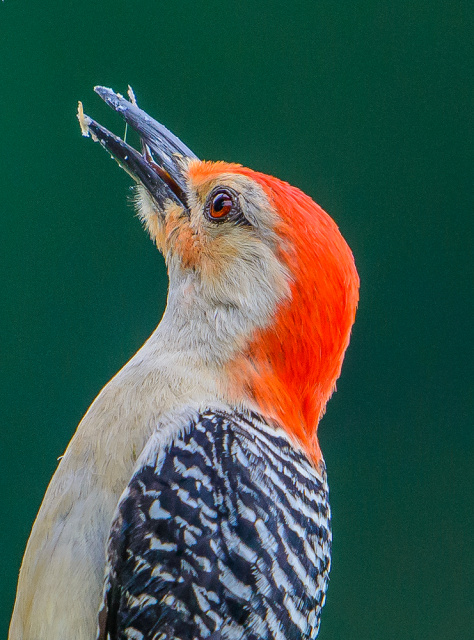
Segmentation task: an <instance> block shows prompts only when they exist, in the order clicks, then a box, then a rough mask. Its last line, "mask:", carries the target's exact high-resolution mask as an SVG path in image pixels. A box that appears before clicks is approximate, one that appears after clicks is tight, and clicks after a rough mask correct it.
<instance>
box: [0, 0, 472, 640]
mask: <svg viewBox="0 0 474 640" xmlns="http://www.w3.org/2000/svg"><path fill="white" fill-rule="evenodd" d="M468 20H469V13H468V3H467V2H458V1H454V2H446V1H443V2H441V1H439V0H401V1H399V0H398V1H397V0H387V1H376V0H369V1H365V2H363V3H356V2H354V1H353V0H351V2H348V1H345V0H339V1H338V2H329V1H327V0H321V1H320V0H311V1H306V2H296V3H284V2H266V1H262V0H260V1H259V2H245V1H243V2H230V1H228V0H227V1H209V2H202V3H199V2H195V1H193V2H191V1H184V0H183V1H181V2H167V3H162V2H157V1H152V0H143V1H135V2H132V1H129V2H124V1H123V0H121V1H119V0H114V1H112V0H108V1H103V2H100V1H97V0H96V1H95V2H91V1H90V0H84V1H82V2H68V1H65V0H62V1H61V2H60V1H59V0H56V1H53V0H46V1H44V2H32V1H31V0H23V1H21V0H5V2H2V3H1V4H0V104H1V118H0V133H1V135H0V140H1V142H0V144H1V155H2V160H1V172H0V181H1V205H0V206H1V216H0V224H1V231H0V233H1V243H2V244H1V246H2V249H1V252H0V264H1V300H0V309H1V326H0V335H1V364H2V367H1V376H2V380H1V389H2V398H1V402H0V414H1V417H0V421H1V435H0V437H1V445H0V446H1V448H0V474H1V482H2V486H1V489H0V495H1V518H2V525H1V528H0V530H1V549H0V554H1V555H0V558H1V562H0V571H1V582H0V627H1V629H0V636H1V637H5V634H6V629H7V625H8V620H9V617H10V611H11V607H12V604H13V599H14V592H15V584H16V577H17V571H18V567H19V563H20V559H21V556H22V553H23V549H24V545H25V542H26V539H27V536H28V534H29V530H30V527H31V524H32V521H33V518H34V516H35V514H36V511H37V509H38V506H39V504H40V501H41V498H42V496H43V493H44V490H45V488H46V485H47V483H48V481H49V478H50V477H51V474H52V473H53V471H54V469H55V467H56V458H57V457H58V456H59V455H60V454H61V453H62V452H63V450H64V448H65V446H66V444H67V442H68V441H69V439H70V437H71V435H72V433H73V432H74V429H75V427H76V425H77V423H78V421H79V420H80V418H81V416H82V415H83V413H84V412H85V410H86V409H87V407H88V405H89V404H90V402H91V401H92V400H93V398H94V396H95V395H96V393H97V392H98V391H99V389H100V388H101V387H102V386H103V385H104V384H105V383H106V382H107V381H108V379H109V378H110V377H111V376H112V375H113V374H114V373H115V372H116V371H117V370H118V369H119V368H120V367H121V365H122V364H123V363H124V362H125V361H126V360H127V359H128V358H129V357H130V356H131V355H132V354H133V353H134V352H135V351H136V350H137V349H138V347H139V346H140V345H141V344H142V343H143V341H144V340H145V339H146V337H147V336H148V335H149V334H150V333H151V331H152V330H153V328H154V327H155V325H156V324H157V322H158V320H159V318H160V316H161V313H162V312H163V309H164V305H165V296H166V286H167V282H166V276H165V270H164V267H163V261H162V258H161V256H159V254H158V253H157V252H156V250H155V248H154V247H153V246H152V243H151V242H150V241H149V240H148V239H147V237H146V236H145V234H144V233H143V231H142V229H141V228H140V224H139V222H138V220H137V219H136V218H135V217H134V213H133V209H132V207H131V206H130V203H129V202H127V201H128V200H129V196H130V194H131V191H130V188H129V187H130V179H129V178H128V176H127V175H126V174H125V173H124V172H122V171H120V170H119V169H118V168H117V166H116V165H115V164H114V163H112V162H111V161H110V159H109V157H108V156H107V154H105V153H104V152H103V151H102V150H101V149H100V148H99V147H98V146H97V145H94V144H92V142H91V141H90V140H84V139H82V138H81V136H80V131H79V127H78V124H77V121H76V119H75V111H76V103H77V100H78V99H82V100H83V101H84V105H85V110H86V112H87V113H89V114H90V115H92V116H94V117H96V118H97V119H98V120H99V121H100V122H102V123H104V124H105V125H106V126H109V127H110V128H112V129H113V130H115V131H116V132H117V133H119V134H123V124H122V121H121V120H120V118H118V116H116V115H115V114H113V113H112V112H110V113H109V110H108V108H107V107H106V106H105V105H103V104H102V103H101V101H100V99H99V98H98V97H97V96H95V95H94V94H93V91H92V87H93V85H94V84H105V85H106V86H111V87H113V88H114V89H115V90H117V91H121V92H125V91H126V88H127V83H130V84H132V86H133V87H134V89H135V92H136V94H137V97H138V100H139V102H140V104H141V106H142V107H143V108H145V109H146V110H148V111H149V112H150V113H151V114H152V115H154V116H156V117H157V119H159V120H161V121H162V122H163V123H165V124H166V125H167V126H168V127H169V128H170V129H171V130H172V131H174V132H175V133H176V134H177V135H178V136H180V137H181V138H182V139H183V140H184V141H185V142H186V144H188V145H189V146H190V147H191V148H192V149H193V150H194V151H195V152H196V153H197V154H198V155H199V156H200V157H202V158H205V159H214V160H221V159H222V160H229V161H236V162H241V163H243V164H245V165H248V166H250V167H252V168H255V169H259V170H261V171H264V172H267V173H271V174H274V175H276V176H278V177H280V178H283V179H285V180H288V181H289V182H291V183H293V184H295V185H297V186H299V187H301V188H302V189H303V190H304V191H307V192H308V193H309V194H310V195H311V196H312V197H313V198H314V199H315V200H316V201H317V202H319V203H320V204H321V205H322V206H323V207H324V208H325V209H326V210H327V211H328V212H329V213H330V214H331V215H332V216H333V217H334V218H335V219H336V221H337V223H338V224H339V226H340V228H341V230H342V232H343V234H344V235H345V237H346V238H347V240H348V242H349V244H350V246H351V247H352V249H353V251H354V254H355V257H356V262H357V265H358V268H359V272H360V276H361V281H362V289H361V300H360V305H359V312H358V317H357V321H356V325H355V328H354V331H353V338H352V343H351V346H350V349H349V351H348V354H347V357H346V361H345V365H344V368H343V375H342V378H341V380H340V381H339V384H338V393H337V394H336V395H335V396H334V397H333V398H332V400H331V401H330V403H329V405H328V411H327V414H326V417H325V418H324V420H323V422H322V424H321V427H320V439H321V446H322V449H323V452H324V455H325V458H326V462H327V466H328V472H329V480H330V486H331V503H332V507H333V524H334V552H333V570H332V574H331V583H330V587H329V592H328V600H327V606H326V608H325V610H324V612H323V618H322V628H321V633H320V638H321V640H330V639H333V640H339V639H344V640H352V639H354V640H359V639H360V640H362V639H364V640H368V639H377V640H379V639H381V640H391V639H393V640H412V639H420V640H422V639H423V640H424V639H430V640H431V639H433V640H437V639H439V640H441V639H442V640H448V639H453V640H460V639H464V638H466V639H467V638H468V637H472V636H471V635H470V633H472V619H469V616H468V612H469V604H470V603H472V588H473V585H472V576H473V575H474V570H473V567H472V551H473V545H472V537H471V534H472V531H473V529H474V524H473V520H472V515H473V511H472V486H473V485H472V479H473V478H472V469H473V466H474V465H473V456H472V453H473V430H472V355H471V353H470V346H471V343H472V337H471V335H472V334H471V331H472V330H471V331H469V329H468V326H469V317H470V309H469V306H470V302H471V296H472V291H471V287H470V285H471V283H472V276H473V269H472V267H473V264H472V244H471V241H470V240H469V236H470V233H471V232H472V227H473V211H472V198H471V195H472V194H471V193H470V190H469V187H470V177H469V174H468V155H469V153H470V143H469V139H468V130H467V123H468V119H469V110H468V109H469V104H468V103H469V98H470V97H472V96H470V95H469V85H470V82H472V77H470V76H469V73H468V70H469V56H470V55H471V54H472V51H470V50H469V47H468V41H469V39H468V35H469V34H472V24H469V21H468ZM470 562H471V564H469V563H470ZM65 640H66V639H65ZM70 640H72V639H70Z"/></svg>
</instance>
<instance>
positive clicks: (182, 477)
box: [9, 87, 359, 640]
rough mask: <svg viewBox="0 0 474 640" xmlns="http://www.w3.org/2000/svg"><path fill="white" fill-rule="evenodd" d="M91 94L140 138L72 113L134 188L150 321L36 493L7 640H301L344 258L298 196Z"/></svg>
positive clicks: (316, 595) (314, 606) (345, 290)
mask: <svg viewBox="0 0 474 640" xmlns="http://www.w3.org/2000/svg"><path fill="white" fill-rule="evenodd" d="M96 91H97V93H98V94H99V95H100V96H101V98H103V99H104V100H105V102H106V103H107V104H108V105H110V106H111V107H112V108H113V109H114V110H115V111H117V112H118V113H119V114H120V115H121V116H122V117H123V118H124V119H125V121H126V122H127V123H128V125H129V126H130V127H132V128H133V129H134V130H135V131H137V132H138V134H139V136H140V138H141V141H142V151H141V152H140V153H139V152H138V151H136V150H135V149H134V148H132V147H131V146H129V145H128V144H126V143H125V142H124V141H123V140H121V139H120V138H118V137H116V136H115V135H113V134H112V133H110V132H109V131H108V130H107V129H105V128H104V127H102V126H101V125H99V124H98V123H97V122H96V121H94V120H92V119H91V118H89V117H88V116H86V115H84V113H83V112H82V105H80V109H79V121H80V124H81V128H82V132H83V134H84V135H86V136H88V135H90V136H91V137H92V138H93V139H94V140H95V141H99V142H100V143H101V144H102V146H104V147H105V148H106V149H107V150H108V151H109V152H110V153H111V154H112V155H113V156H114V157H115V158H116V160H117V161H118V162H119V164H120V165H121V166H122V167H123V168H124V169H125V170H126V171H127V172H128V173H129V174H130V175H131V176H132V177H133V178H134V180H135V181H136V182H137V183H138V187H137V198H136V201H137V207H138V211H139V215H140V217H141V219H142V221H143V223H144V225H145V227H146V228H147V230H148V232H149V233H150V235H151V237H152V239H153V241H154V242H155V243H156V245H157V247H158V248H159V250H160V251H161V252H162V253H163V255H164V257H165V260H166V264H167V267H168V273H169V280H170V285H169V295H168V303H167V307H166V311H165V313H164V315H163V318H162V320H161V322H160V324H159V325H158V327H157V329H156V330H155V331H154V332H153V334H152V335H151V337H150V338H149V339H148V340H147V342H146V343H145V344H144V345H143V347H142V348H141V349H140V350H139V351H138V353H137V354H136V355H135V356H134V357H133V358H132V359H131V360H130V361H129V362H128V363H127V364H126V365H125V366H124V367H123V369H122V370H121V371H120V372H119V373H118V374H117V375H116V376H115V377H114V378H113V379H112V380H111V381H110V382H109V384H108V385H107V386H106V387H105V388H104V389H103V390H102V391H101V392H100V394H99V395H98V397H97V398H96V400H95V401H94V402H93V404H92V405H91V407H90V409H89V410H88V412H87V413H86V415H85V416H84V418H83V420H82V421H81V423H80V424H79V427H78V429H77V432H76V434H75V435H74V437H73V439H72V440H71V442H70V444H69V446H68V448H67V450H66V452H65V454H64V457H63V459H62V460H61V462H60V464H59V467H58V469H57V471H56V473H55V475H54V477H53V479H52V480H51V483H50V485H49V487H48V490H47V492H46V495H45V498H44V500H43V503H42V505H41V508H40V511H39V513H38V517H37V518H36V521H35V523H34V526H33V530H32V533H31V536H30V539H29V541H28V545H27V548H26V552H25V556H24V559H23V563H22V567H21V571H20V578H19V583H18V592H17V599H16V603H15V609H14V613H13V618H12V622H11V626H10V635H9V639H10V640H92V639H93V638H94V637H96V636H97V637H98V638H100V640H125V639H130V640H152V639H153V640H171V639H172V638H174V639H182V640H191V639H194V640H198V639H201V638H209V639H210V640H217V639H218V638H219V639H222V640H243V639H246V640H260V639H262V640H263V639H267V640H296V639H309V638H315V637H316V636H317V633H318V629H319V620H320V613H321V607H322V605H323V603H324V598H325V592H326V587H327V582H328V573H329V567H330V552H331V529H330V509H329V502H328V487H327V482H326V470H325V465H324V461H323V458H322V455H321V451H320V448H319V444H318V439H317V435H316V431H317V426H318V422H319V420H320V418H321V416H322V414H323V412H324V409H325V405H326V402H327V401H328V399H329V397H330V396H331V394H332V392H333V390H334V387H335V382H336V379H337V378H338V376H339V374H340V371H341V365H342V360H343V357H344V352H345V350H346V348H347V345H348V343H349V336H350V330H351V327H352V324H353V321H354V316H355V311H356V306H357V300H358V286H359V280H358V276H357V272H356V269H355V266H354V260H353V257H352V254H351V251H350V249H349V247H348V246H347V244H346V242H345V241H344V239H343V237H342V235H341V234H340V232H339V230H338V228H337V226H336V224H335V223H334V221H333V220H332V219H331V218H330V217H329V216H328V215H327V214H326V213H325V212H324V211H323V210H322V209H321V208H320V207H319V206H318V205H317V204H315V203H314V202H313V200H311V198H309V197H308V196H307V195H305V194H304V193H302V192H301V191H300V190H298V189H296V188H295V187H292V186H290V185H289V184H287V183H285V182H282V181H280V180H277V179H276V178H273V177H270V176H268V175H264V174H262V173H258V172H256V171H252V170H250V169H246V168H244V167H242V166H240V165H237V164H229V163H225V162H204V161H201V160H199V159H198V158H197V157H196V156H195V154H194V153H192V151H191V150H190V149H188V147H186V146H185V145H184V144H183V143H182V142H181V141H180V140H179V139H178V138H176V137H175V136H174V135H173V134H172V133H171V132H170V131H168V130H167V129H166V128H165V127H163V125H161V124H159V123H158V122H156V121H155V120H153V119H152V118H151V117H150V116H148V115H147V114H146V113H145V112H144V111H142V110H141V109H140V108H139V107H138V106H137V104H136V101H135V99H134V96H133V94H132V93H131V92H130V101H128V100H126V99H124V98H123V97H122V96H120V95H119V94H115V93H114V92H113V91H112V90H110V89H106V88H104V87H97V88H96Z"/></svg>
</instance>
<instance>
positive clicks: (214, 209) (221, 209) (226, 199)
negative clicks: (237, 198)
mask: <svg viewBox="0 0 474 640" xmlns="http://www.w3.org/2000/svg"><path fill="white" fill-rule="evenodd" d="M233 206H234V201H233V199H232V196H231V194H230V193H228V192H227V191H218V192H217V193H215V194H214V195H213V196H212V200H211V203H210V205H209V216H210V217H211V218H214V220H222V218H225V217H226V216H227V215H229V213H230V212H231V211H232V208H233Z"/></svg>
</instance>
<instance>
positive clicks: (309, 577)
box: [99, 410, 331, 640]
mask: <svg viewBox="0 0 474 640" xmlns="http://www.w3.org/2000/svg"><path fill="white" fill-rule="evenodd" d="M152 453H153V455H151V456H150V452H148V455H147V458H146V463H145V464H143V465H142V466H141V467H140V468H138V470H137V471H136V472H135V474H134V476H133V477H132V479H131V481H130V484H129V486H128V488H127V490H126V492H125V493H124V495H123V496H122V498H121V500H120V502H119V506H118V510H117V513H116V516H115V519H114V522H113V525H112V528H111V533H110V537H109V545H108V563H107V570H106V579H105V588H104V606H103V609H102V610H101V612H100V616H99V627H100V632H99V637H100V638H101V640H125V639H127V640H132V639H133V640H171V639H175V640H193V639H194V640H198V639H199V640H200V639H201V638H209V639H210V640H217V639H222V640H243V639H245V640H260V639H264V638H265V639H268V640H273V639H275V640H296V639H298V640H301V639H307V638H308V639H309V638H315V637H316V636H317V633H318V628H319V617H320V611H321V607H322V605H323V603H324V597H325V592H326V587H327V581H328V573H329V565H330V548H331V533H330V511H329V503H328V489H327V484H326V480H325V477H322V476H321V475H319V474H318V472H317V471H316V470H315V469H314V467H313V466H312V465H311V464H310V463H309V461H308V460H307V459H306V457H305V456H304V454H303V453H301V452H300V451H298V450H296V449H295V448H294V447H293V446H292V445H291V443H290V442H289V441H288V439H287V437H286V435H285V433H284V432H283V431H280V430H278V431H276V430H275V429H274V428H273V427H270V426H269V425H267V424H266V423H265V421H263V420H262V418H261V417H260V416H257V415H255V414H250V413H249V414H242V413H237V412H235V413H234V412H231V411H229V412H227V411H220V410H209V411H206V412H202V413H201V414H199V415H196V417H195V419H194V420H192V421H191V423H190V424H188V425H185V426H184V427H183V429H181V430H179V431H178V432H177V433H176V434H175V435H174V437H173V438H172V439H170V442H169V443H167V444H164V445H162V446H160V447H157V450H156V452H152Z"/></svg>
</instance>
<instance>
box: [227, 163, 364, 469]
mask: <svg viewBox="0 0 474 640" xmlns="http://www.w3.org/2000/svg"><path fill="white" fill-rule="evenodd" d="M234 171H235V172H236V173H240V174H243V175H246V176H248V177H250V178H252V179H253V180H255V181H256V182H258V183H259V184H260V185H261V186H262V188H263V189H264V191H265V193H266V194H267V196H268V198H269V200H270V202H271V203H272V204H273V206H274V208H275V210H276V211H277V212H278V214H279V217H280V220H281V223H280V225H279V227H278V228H277V232H278V234H279V236H280V238H281V240H282V242H281V249H280V256H281V259H282V260H283V262H285V263H286V265H287V266H288V269H289V271H290V273H291V275H292V278H293V282H292V285H291V293H292V295H291V299H290V300H288V301H287V302H285V303H283V304H282V305H281V306H280V308H279V309H278V310H277V313H276V317H275V321H274V323H273V324H272V325H271V326H270V327H268V328H267V329H264V330H261V331H258V332H257V333H256V335H255V336H254V338H253V340H252V342H251V344H250V345H249V347H248V352H247V353H246V354H245V356H244V358H242V360H241V362H239V364H241V365H244V361H245V360H246V359H247V361H248V362H250V363H251V367H250V369H251V370H250V371H249V367H248V366H247V367H245V366H244V370H245V373H244V376H249V377H248V378H247V380H246V381H245V383H244V384H245V386H246V387H247V388H248V390H249V391H250V393H251V394H252V396H253V398H254V399H255V401H256V402H257V404H258V405H259V406H260V407H261V409H262V411H263V412H264V413H266V414H268V415H270V416H274V417H275V418H276V420H277V421H278V422H279V423H280V424H281V425H282V426H283V427H284V428H285V429H286V430H287V431H288V432H289V433H290V434H291V435H293V436H294V437H295V438H296V439H297V440H298V441H299V442H300V443H301V444H302V446H303V447H304V449H305V450H306V451H307V453H308V454H309V455H310V457H311V458H312V459H313V460H314V461H315V462H316V463H319V461H320V460H321V451H320V448H319V444H318V438H317V426H318V422H319V419H320V418H321V416H322V415H323V413H324V409H325V406H326V403H327V401H328V400H329V398H330V396H331V394H332V392H333V391H334V388H335V384H336V380H337V378H338V377H339V375H340V372H341V366H342V361H343V358H344V352H345V350H346V348H347V346H348V344H349V337H350V331H351V327H352V324H353V322H354V318H355V312H356V308H357V302H358V298H359V277H358V274H357V271H356V268H355V264H354V258H353V256H352V253H351V250H350V249H349V247H348V245H347V243H346V241H345V240H344V238H343V237H342V235H341V233H340V231H339V229H338V227H337V225H336V223H335V222H334V221H333V220H332V218H330V216H329V215H328V214H327V213H326V212H325V211H323V209H321V207H320V206H318V205H317V204H316V203H315V202H314V201H313V200H311V198H310V197H309V196H307V195H305V194H304V193H302V192H301V191H300V190H299V189H297V188H296V187H292V186H291V185H289V184H288V183H286V182H282V181H281V180H278V179H276V178H273V177H271V176H267V175H264V174H261V173H256V172H254V171H251V170H249V169H245V168H242V167H238V168H237V167H236V168H235V169H234Z"/></svg>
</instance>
